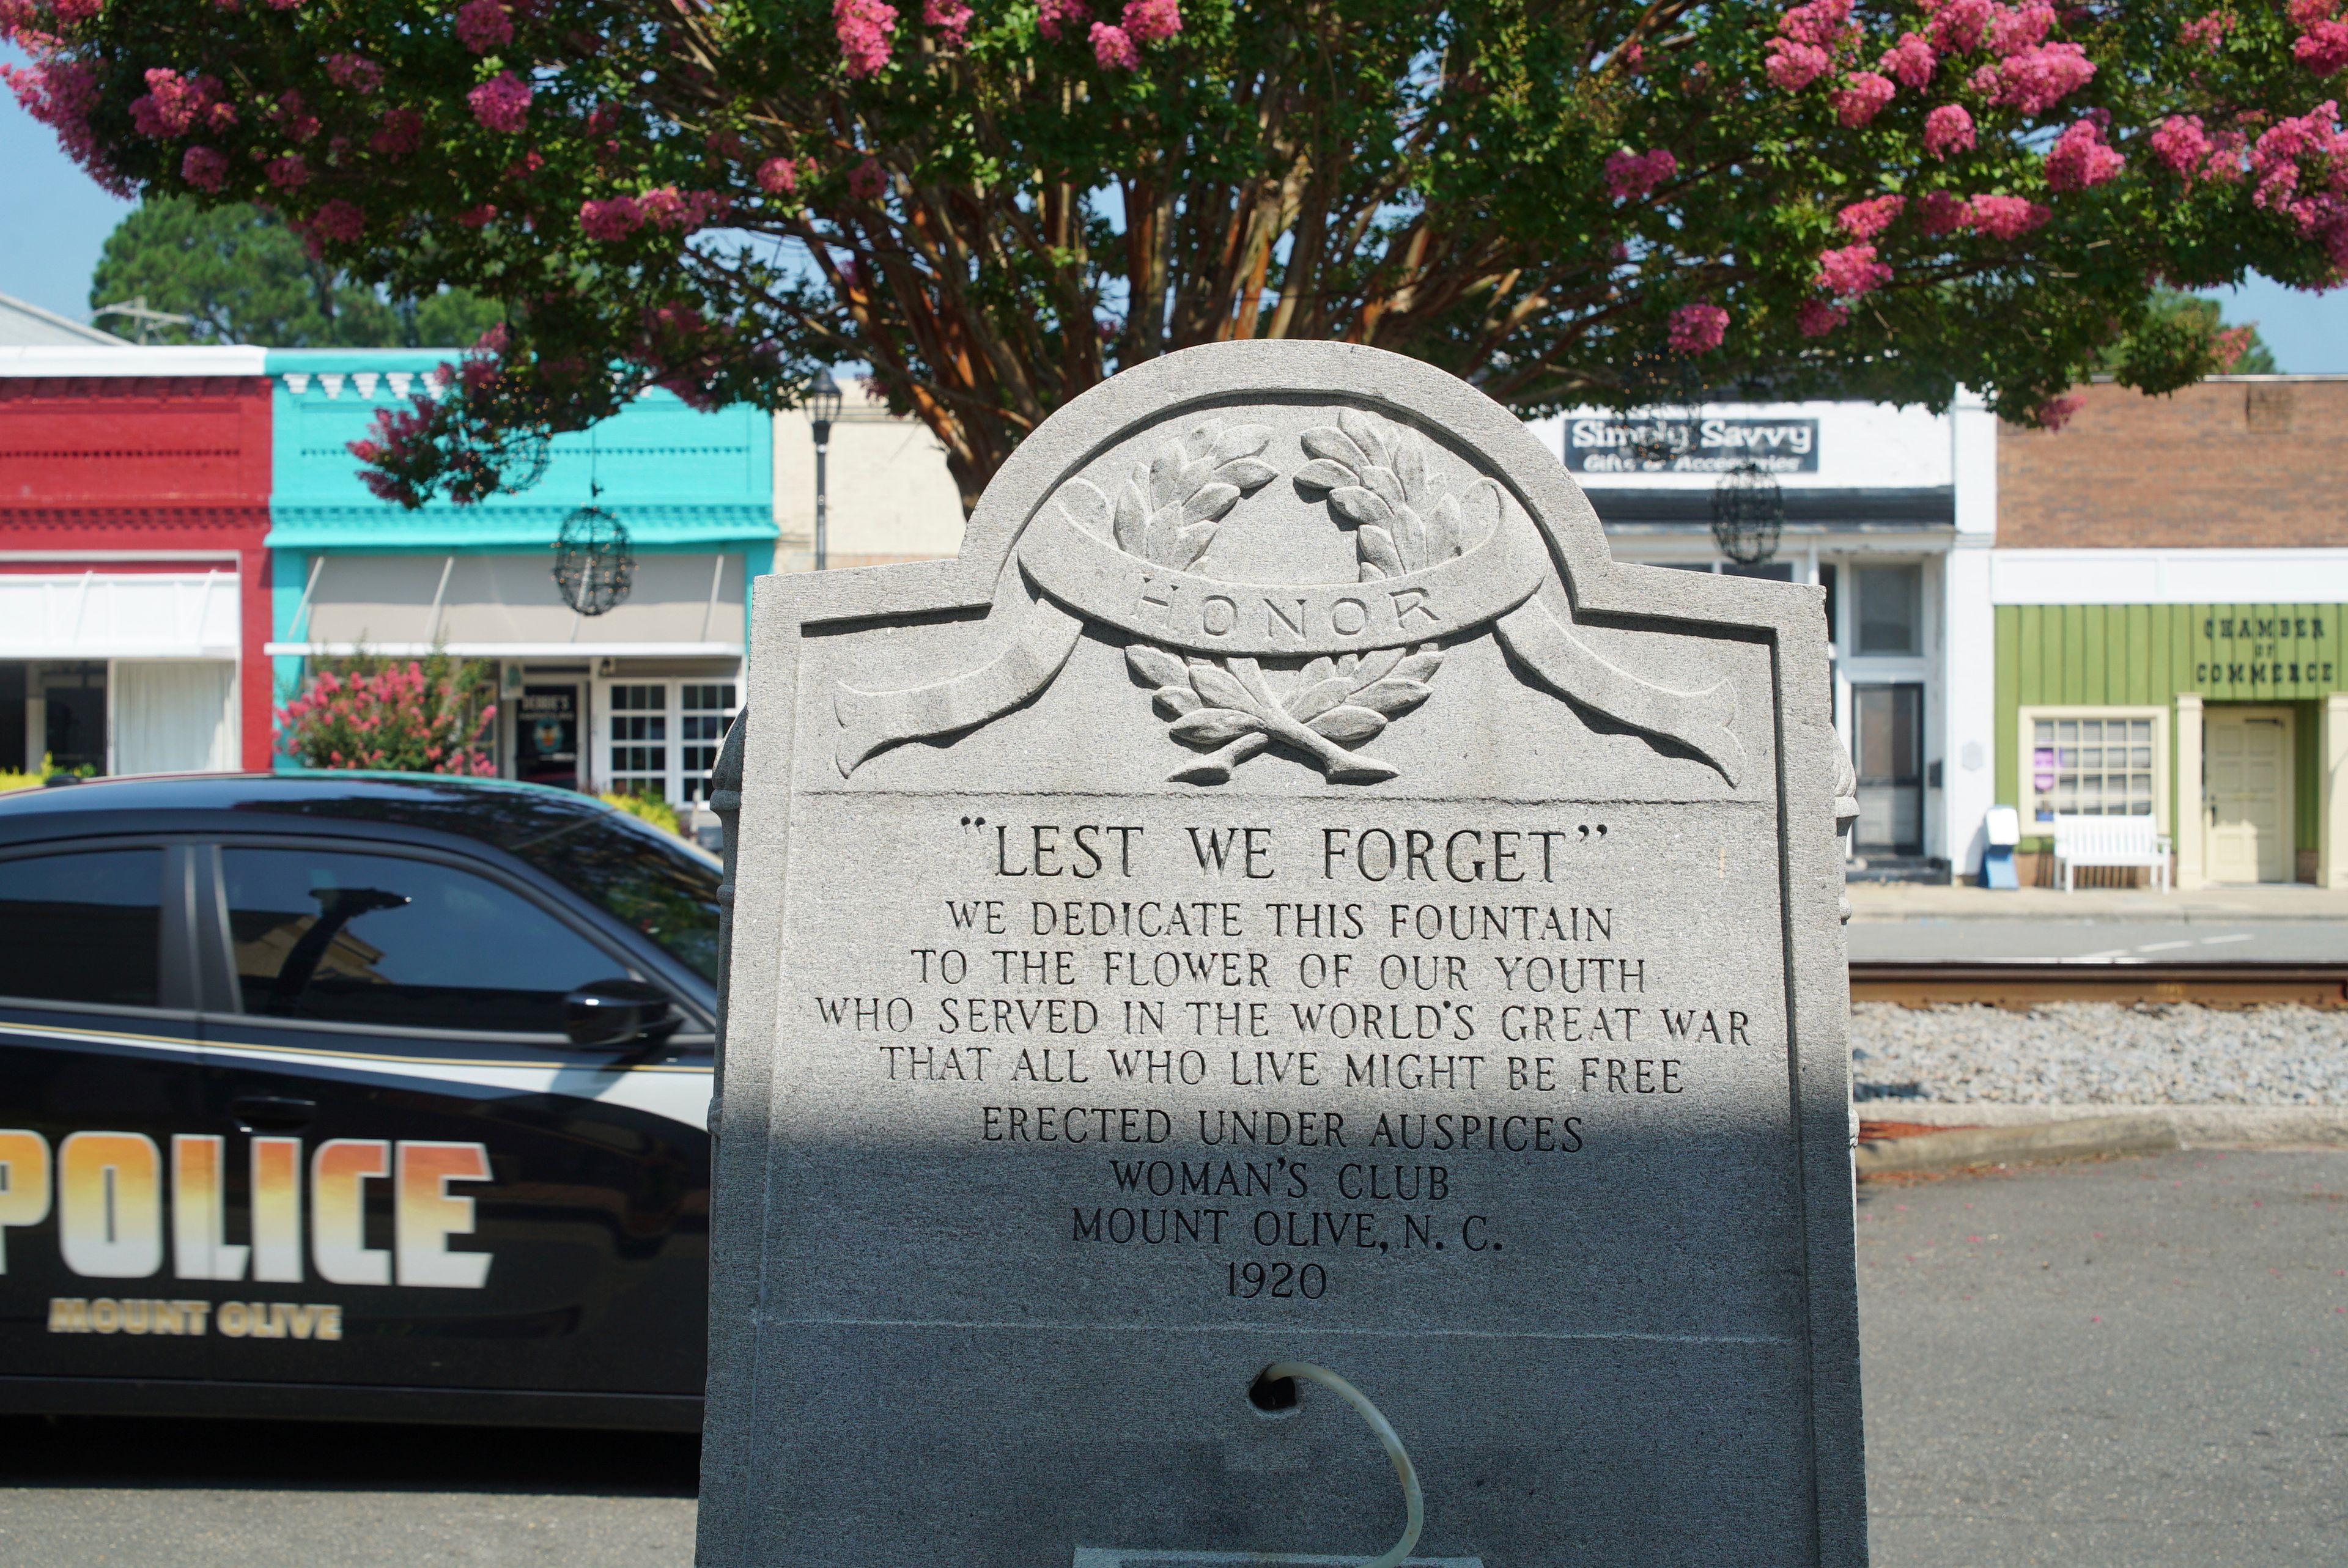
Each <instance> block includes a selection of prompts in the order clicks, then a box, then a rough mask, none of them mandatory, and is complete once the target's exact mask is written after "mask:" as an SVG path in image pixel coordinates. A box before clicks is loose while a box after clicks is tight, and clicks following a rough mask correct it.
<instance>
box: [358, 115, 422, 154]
mask: <svg viewBox="0 0 2348 1568" xmlns="http://www.w3.org/2000/svg"><path fill="white" fill-rule="evenodd" d="M423 140H424V116H423V115H422V114H420V113H419V112H417V110H415V109H410V108H397V109H392V110H390V111H389V112H387V113H386V114H385V116H384V117H383V118H382V120H381V121H380V122H378V123H377V124H376V128H375V134H374V135H373V136H370V137H368V138H367V146H369V147H370V148H373V149H375V150H376V151H377V152H379V153H381V154H383V156H384V157H386V158H406V157H407V155H408V154H409V153H411V152H414V151H415V150H416V149H417V147H418V146H419V145H421V144H422V142H423Z"/></svg>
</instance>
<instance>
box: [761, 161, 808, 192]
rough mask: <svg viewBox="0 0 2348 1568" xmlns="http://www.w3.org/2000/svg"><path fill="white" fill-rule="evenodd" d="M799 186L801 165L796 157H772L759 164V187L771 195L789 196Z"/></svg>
mask: <svg viewBox="0 0 2348 1568" xmlns="http://www.w3.org/2000/svg"><path fill="white" fill-rule="evenodd" d="M798 188H799V166H798V162H797V161H796V160H795V159H788V158H770V159H767V161H766V162H764V163H762V164H760V165H758V189H759V190H763V191H765V192H766V193H767V195H769V196H788V195H790V194H791V193H792V192H793V191H795V190H798Z"/></svg>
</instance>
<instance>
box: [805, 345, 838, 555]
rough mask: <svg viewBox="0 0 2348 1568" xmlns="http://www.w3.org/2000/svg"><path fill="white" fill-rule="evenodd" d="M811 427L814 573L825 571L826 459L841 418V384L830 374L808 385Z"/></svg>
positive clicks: (819, 375) (820, 373) (822, 374)
mask: <svg viewBox="0 0 2348 1568" xmlns="http://www.w3.org/2000/svg"><path fill="white" fill-rule="evenodd" d="M807 411H808V424H809V425H812V426H813V427H814V429H815V569H816V570H818V571H821V570H822V569H824V563H825V559H826V551H825V548H824V523H825V518H824V511H825V507H826V503H827V500H828V497H826V495H825V493H824V471H823V465H824V458H825V456H827V455H828V454H829V451H830V448H831V422H832V421H833V420H835V419H837V418H839V383H838V382H836V381H834V380H832V379H831V372H829V371H828V370H819V371H817V372H816V373H815V380H813V381H812V382H810V383H808V395H807Z"/></svg>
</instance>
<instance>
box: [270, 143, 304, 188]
mask: <svg viewBox="0 0 2348 1568" xmlns="http://www.w3.org/2000/svg"><path fill="white" fill-rule="evenodd" d="M261 172H262V173H263V175H265V176H267V177H268V179H269V183H270V184H272V185H274V186H275V187H277V189H278V190H300V189H301V188H302V187H303V186H304V185H307V184H309V183H310V166H309V165H308V164H306V163H304V162H303V161H302V155H301V154H300V153H298V152H289V153H287V154H286V155H285V156H284V157H283V158H273V159H270V160H269V161H268V162H267V163H264V164H263V165H262V166H261Z"/></svg>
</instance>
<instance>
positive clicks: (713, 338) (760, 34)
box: [0, 0, 2348, 502]
mask: <svg viewBox="0 0 2348 1568" xmlns="http://www.w3.org/2000/svg"><path fill="white" fill-rule="evenodd" d="M0 34H5V36H6V38H7V39H9V40H10V41H13V42H14V43H15V44H16V45H18V46H20V47H21V48H22V49H23V50H24V51H25V52H26V54H27V55H28V56H30V61H31V63H30V64H29V65H27V66H24V67H15V68H13V69H10V70H9V71H8V72H7V77H8V79H9V80H10V81H11V83H12V84H13V85H14V87H15V90H16V93H17V96H18V97H19V98H20V99H21V100H22V101H23V102H24V103H25V105H26V108H28V109H29V110H30V111H31V112H32V113H34V114H35V115H36V116H37V117H38V118H41V119H43V120H45V121H46V123H47V124H49V125H50V126H51V127H52V128H55V130H56V131H57V136H58V138H59V140H60V142H61V143H62V144H63V145H64V146H65V148H66V149H67V150H68V151H69V152H71V153H72V154H73V155H74V156H75V157H76V158H77V159H80V160H81V162H82V163H83V165H84V166H85V167H86V168H88V169H89V170H90V171H91V172H92V173H93V174H94V175H95V176H97V177H98V179H100V180H101V181H102V182H104V183H105V184H107V185H108V187H109V188H110V189H113V190H118V191H123V192H129V191H133V190H140V189H145V190H159V191H164V192H169V193H173V194H190V195H193V196H195V197H196V198H197V199H199V200H203V201H207V202H223V203H224V202H248V201H253V200H262V201H266V202H268V203H270V204H272V205H273V206H274V207H275V208H276V209H277V210H280V211H282V212H283V213H284V214H285V215H286V216H287V218H288V220H291V221H293V222H294V223H295V224H297V225H298V226H299V228H300V231H301V232H302V233H303V235H304V238H305V240H306V241H309V242H310V243H311V244H312V245H314V247H316V249H317V250H318V251H319V254H320V258H321V260H322V261H324V262H326V263H328V264H331V265H333V266H335V268H337V269H338V270H340V271H342V272H346V273H348V274H350V275H352V276H354V277H355V278H357V279H359V280H361V281H364V282H375V283H381V284H385V285H386V286H388V287H389V288H390V289H391V290H392V292H396V293H397V294H400V295H403V296H408V297H421V296H428V295H430V294H432V293H434V292H437V291H438V289H439V288H441V287H442V286H444V285H458V286H463V287H467V288H470V289H472V290H475V291H476V292H482V293H486V294H491V295H494V296H496V297H497V298H499V300H501V301H502V302H504V304H505V306H506V310H507V319H508V322H509V323H510V333H509V334H508V335H506V336H504V337H501V338H500V339H499V341H498V342H496V343H491V344H485V345H483V346H482V348H481V349H480V350H479V353H478V354H476V355H475V356H473V359H471V360H469V361H468V365H469V366H473V367H475V368H468V369H465V370H463V371H462V373H461V374H457V373H452V374H455V376H456V378H455V381H454V383H453V384H452V386H451V390H450V392H449V395H448V396H447V397H446V398H445V399H439V400H433V399H425V400H422V401H420V402H417V403H415V404H413V405H411V406H408V407H406V408H403V409H401V410H398V411H396V417H395V418H394V419H393V420H391V421H390V422H388V423H387V424H386V426H385V427H384V428H383V429H381V430H379V431H378V432H377V433H376V435H375V436H371V437H370V438H369V440H368V441H367V442H366V443H365V444H363V445H364V452H363V456H364V457H365V459H366V462H367V463H368V464H369V466H370V474H369V477H370V481H371V482H372V483H375V484H376V487H377V488H378V490H379V491H380V493H383V494H386V495H388V496H391V497H395V498H397V499H400V500H403V501H408V502H417V501H420V500H421V499H422V498H423V497H425V496H426V495H427V494H431V493H435V492H438V491H447V492H448V493H449V494H451V495H455V496H457V497H459V498H464V499H479V498H480V497H483V496H486V495H489V494H493V493H495V492H496V491H498V490H499V488H501V487H506V486H509V485H510V484H513V483H516V482H519V477H521V476H524V475H526V474H527V473H528V472H529V471H530V465H529V464H528V463H521V462H511V461H508V460H507V457H506V456H505V455H506V454H509V449H510V433H511V432H513V431H516V430H520V431H523V432H525V433H526V434H527V436H528V437H529V438H530V439H542V437H543V436H544V434H545V433H546V432H548V431H550V430H568V429H576V428H579V427H581V426H582V425H585V424H587V423H590V422H592V421H593V420H594V419H597V418H599V417H602V416H603V415H606V414H608V413H609V412H611V411H612V410H613V409H614V408H616V407H617V406H619V405H621V403H622V402H623V401H624V400H625V399H626V398H628V397H630V396H633V395H634V394H635V393H637V392H638V391H641V390H642V389H643V388H644V387H645V386H649V385H658V386H665V387H668V388H671V389H673V390H675V392H677V393H678V395H681V396H685V397H687V398H689V399H691V400H693V401H694V402H695V403H698V404H704V405H706V404H712V403H717V402H724V401H730V400H737V399H738V400H747V401H752V402H757V403H761V404H765V405H788V404H789V403H790V402H792V401H793V400H794V399H795V398H797V397H798V395H800V393H801V391H802V390H803V389H804V387H805V386H806V384H807V383H808V379H809V378H810V376H811V375H812V374H813V373H814V371H815V370H816V369H817V368H818V367H819V366H824V365H830V364H838V363H839V362H842V361H846V360H857V361H861V362H864V363H866V364H870V366H871V367H872V374H873V378H874V380H875V382H876V384H878V385H879V387H880V390H881V392H882V394H883V395H885V397H886V399H887V401H888V403H889V405H890V406H891V408H892V409H893V410H895V411H897V412H900V413H910V414H913V415H919V416H920V417H921V418H922V419H924V420H926V421H927V422H928V423H929V425H931V427H932V429H933V430H934V431H935V433H936V435H937V436H938V437H939V439H940V440H941V441H942V444H943V445H944V447H945V449H946V452H947V455H948V458H949V461H950V462H951V464H952V465H953V469H954V472H955V474H956V476H957V477H958V478H959V480H960V482H961V484H962V487H963V494H964V496H965V497H975V496H976V494H977V492H978V490H979V489H980V488H981V487H983V485H984V483H985V481H986V479H987V478H988V477H990V476H991V475H992V474H993V473H994V471H995V469H996V468H997V467H998V466H1000V465H1001V464H1002V463H1003V461H1004V459H1005V457H1006V456H1008V455H1009V454H1010V452H1011V451H1012V449H1013V448H1014V447H1015V446H1017V444H1018V443H1019V442H1020V441H1021V440H1022V439H1024V438H1025V435H1026V434H1027V433H1028V432H1029V431H1031V430H1033V429H1034V428H1035V425H1036V424H1037V423H1038V422H1040V421H1041V420H1042V419H1043V418H1045V416H1046V415H1049V414H1050V413H1051V411H1052V410H1053V409H1055V408H1056V407H1058V406H1060V405H1063V404H1065V403H1066V402H1067V401H1068V400H1069V399H1071V398H1073V397H1075V396H1076V395H1079V394H1081V393H1083V392H1084V391H1085V390H1086V389H1087V388H1089V387H1090V386H1092V385H1094V384H1097V383H1098V382H1099V381H1100V380H1102V379H1103V378H1104V377H1106V376H1107V375H1109V374H1114V373H1115V372H1116V371H1117V370H1119V369H1121V368H1124V367H1126V366H1129V365H1132V364H1137V363H1138V362H1140V361H1143V360H1147V359H1148V358H1151V357H1152V356H1155V355H1158V354H1165V353H1168V352H1170V351H1172V350H1176V349H1179V348H1183V347H1186V346H1188V345H1190V344H1193V343H1207V342H1212V341H1216V340H1220V339H1228V338H1299V337H1309V338H1343V339H1346V340H1349V341H1354V342H1359V343H1370V344H1374V345H1377V346H1380V347H1385V348H1391V349H1395V350H1397V351H1399V352H1403V353H1407V354H1418V355H1420V356H1422V357H1424V358H1426V359H1429V360H1431V361H1434V362H1435V363H1437V364H1442V365H1444V366H1445V367H1447V368H1448V369H1451V370H1453V371H1456V372H1457V373H1458V374H1462V375H1466V376H1468V377H1471V378H1473V379H1474V380H1476V381H1477V383H1478V384H1479V385H1480V386H1482V387H1483V388H1484V389H1485V390H1486V391H1487V392H1488V393H1489V394H1490V395H1492V396H1494V397H1496V398H1498V399H1499V400H1501V401H1502V402H1504V403H1506V404H1508V405H1510V406H1512V407H1515V408H1517V409H1519V410H1520V411H1522V412H1525V413H1527V414H1537V413H1542V412H1546V411H1550V410H1553V409H1556V408H1559V407H1560V406H1565V405H1572V404H1580V403H1588V402H1598V403H1607V402H1614V403H1623V404H1631V403H1637V402H1640V401H1643V399H1644V397H1645V395H1646V393H1647V392H1648V390H1649V387H1648V383H1647V378H1646V376H1645V374H1644V373H1643V371H1642V370H1640V369H1639V368H1638V367H1639V366H1641V365H1643V364H1647V363H1649V362H1651V361H1652V359H1653V356H1654V355H1655V354H1659V353H1662V354H1669V353H1672V352H1674V351H1676V352H1678V353H1680V354H1687V355H1695V354H1701V355H1703V356H1704V373H1705V374H1706V375H1707V376H1710V377H1715V378H1717V379H1720V380H1722V381H1732V380H1737V379H1742V378H1747V377H1750V378H1754V379H1758V380H1766V381H1767V382H1768V383H1770V384H1773V385H1776V386H1780V387H1783V388H1785V389H1787V391H1788V392H1789V393H1791V392H1797V391H1798V392H1801V393H1813V392H1816V393H1824V392H1834V391H1844V392H1858V393H1862V394H1866V395H1879V396H1890V397H1895V398H1903V399H1921V400H1925V401H1931V402H1938V401H1941V400H1944V399H1945V398H1946V397H1948V396H1949V395H1950V393H1951V389H1952V386H1953V385H1954V384H1957V383H1960V382H1962V383H1963V384H1970V385H1972V386H1976V387H1981V388H1984V389H1986V390H1988V391H1990V392H1991V393H1992V394H1993V397H1994V399H1995V402H1996V405H1997V407H1998V409H1999V411H2000V412H2001V413H2003V414H2004V415H2007V416H2008V417H2011V418H2015V419H2033V418H2040V417H2046V416H2048V415H2047V413H2046V411H2048V410H2050V409H2055V408H2058V407H2059V406H2060V405H2058V404H2056V403H2055V401H2054V400H2055V398H2056V396H2057V395H2059V394H2060V393H2061V392H2062V391H2063V390H2064V389H2065V387H2067V386H2068V385H2070V384H2072V383H2073V382H2075V381H2076V380H2078V379H2079V378H2081V377H2082V376H2083V375H2085V374H2089V373H2090V372H2092V371H2097V370H2105V369H2108V370H2109V371H2111V372H2112V373H2113V374H2116V375H2117V376H2118V377H2119V378H2120V379H2121V380H2123V381H2124V382H2127V384H2131V385H2135V386H2138V387H2143V388H2146V389H2148V390H2153V391H2160V390H2166V389H2168V388H2171V387H2174V386H2178V385H2180V384H2183V383H2185V382H2187V381H2189V380H2191V379H2192V378H2194V377H2196V376H2199V375H2201V374H2208V373H2209V371H2211V370H2212V369H2214V368H2216V367H2218V366H2219V364H2223V363H2224V354H2225V353H2226V344H2225V343H2224V342H2222V341H2221V339H2220V337H2219V333H2218V330H2217V329H2216V328H2215V326H2214V324H2207V325H2192V326H2190V327H2189V330H2184V331H2173V330H2166V329H2164V330H2161V331H2157V332H2156V331H2153V330H2152V325H2153V314H2152V302H2153V300H2154V298H2155V295H2156V292H2157V290H2158V289H2160V288H2162V287H2164V286H2168V285H2179V286H2185V287H2193V288H2202V287H2208V286H2211V285H2216V284H2221V283H2226V282H2236V281H2239V280H2240V279H2241V278H2242V277H2243V276H2245V274H2246V273H2247V272H2249V271H2250V270H2253V269H2255V270H2256V271H2258V272H2262V273H2264V274H2266V275H2267V276H2270V277H2272V278H2275V279H2277V280H2280V281H2281V282H2285V283H2288V284H2291V285H2293V286H2297V287H2302V288H2326V287H2331V286H2333V285H2334V284H2336V283H2338V282H2340V281H2341V279H2342V277H2343V272H2348V143H2343V130H2342V127H2341V121H2340V116H2339V112H2338V105H2339V102H2340V100H2341V97H2342V96H2343V87H2342V83H2343V79H2348V78H2343V72H2348V17H2343V15H2342V4H2341V0H2265V3H2263V4H2256V5H2239V4H2232V3H2230V0H2228V3H2224V4H2221V3H2220V0H2127V4H2125V5H2123V4H2119V3H2117V0H2088V3H2083V4H2062V3H2056V0H1865V3H1864V4H1861V3H1859V0H1801V3H1799V4H1788V3H1787V0H1766V3H1765V0H1716V3H1712V4H1706V5H1686V4H1680V3H1676V0H1675V3H1673V4H1669V5H1653V6H1612V5H1606V6H1567V7H1555V6H1540V7H1532V8H1530V9H1528V8H1527V7H1525V6H1523V5H1519V4H1516V3H1515V0H1458V3H1457V4H1453V5H1424V4H1414V3H1410V0H1285V3H1282V4H1277V5H1269V4H1241V0H921V3H920V4H919V5H915V4H913V3H912V0H774V3H773V4H770V5H757V6H743V5H726V4H709V5H704V4H690V5H677V4H672V3H670V0H420V3H419V4H417V5H408V6H396V7H390V8H382V7H377V8H376V9H373V10H369V9H367V8H366V7H352V6H347V5H327V4H324V0H0ZM1895 202H1896V203H1897V205H1893V203H1895ZM1855 209H1856V211H1855ZM719 231H723V232H722V233H721V232H719ZM745 235H747V236H750V237H752V238H753V239H754V240H755V241H757V242H755V243H744V242H743V241H742V238H741V237H742V236H745ZM1861 294H1864V295H1865V296H1866V307H1865V308H1864V309H1852V308H1850V305H1851V302H1852V301H1853V300H1854V299H1856V298H1857V297H1858V296H1859V295H1861ZM523 445H524V446H527V445H528V439H525V440H524V442H523Z"/></svg>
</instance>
